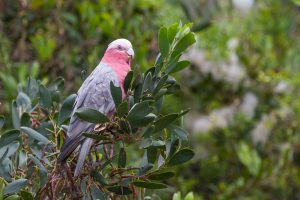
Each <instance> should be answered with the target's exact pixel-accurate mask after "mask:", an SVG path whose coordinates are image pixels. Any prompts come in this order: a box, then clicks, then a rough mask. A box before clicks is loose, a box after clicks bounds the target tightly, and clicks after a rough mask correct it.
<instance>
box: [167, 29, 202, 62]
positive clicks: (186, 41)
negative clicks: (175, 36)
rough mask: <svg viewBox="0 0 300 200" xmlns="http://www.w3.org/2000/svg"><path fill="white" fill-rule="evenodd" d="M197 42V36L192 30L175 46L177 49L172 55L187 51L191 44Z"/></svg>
mask: <svg viewBox="0 0 300 200" xmlns="http://www.w3.org/2000/svg"><path fill="white" fill-rule="evenodd" d="M195 42H196V39H195V36H194V34H193V33H192V32H189V33H188V34H187V35H185V36H184V37H183V38H182V39H181V40H180V41H179V42H178V43H177V45H176V46H175V50H174V52H173V54H172V57H176V56H178V55H179V54H181V53H182V52H183V51H185V50H186V49H187V48H188V47H189V46H191V45H192V44H194V43H195Z"/></svg>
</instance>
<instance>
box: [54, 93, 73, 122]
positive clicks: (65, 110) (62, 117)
mask: <svg viewBox="0 0 300 200" xmlns="http://www.w3.org/2000/svg"><path fill="white" fill-rule="evenodd" d="M76 97H77V95H76V94H71V95H70V96H68V97H67V98H66V99H65V100H64V102H63V103H62V106H61V108H60V111H59V115H58V125H62V124H63V123H64V122H65V121H66V120H67V119H68V118H69V117H70V115H71V113H72V111H73V106H74V103H75V100H76Z"/></svg>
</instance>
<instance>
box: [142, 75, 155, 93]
mask: <svg viewBox="0 0 300 200" xmlns="http://www.w3.org/2000/svg"><path fill="white" fill-rule="evenodd" d="M152 87H153V84H152V75H151V73H150V72H149V73H148V74H147V76H146V78H145V80H144V82H143V89H142V92H145V91H151V90H152Z"/></svg>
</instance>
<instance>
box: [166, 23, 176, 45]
mask: <svg viewBox="0 0 300 200" xmlns="http://www.w3.org/2000/svg"><path fill="white" fill-rule="evenodd" d="M177 31H178V25H177V24H173V25H171V26H170V27H168V41H169V43H170V44H172V42H173V40H174V39H175V36H176V33H177Z"/></svg>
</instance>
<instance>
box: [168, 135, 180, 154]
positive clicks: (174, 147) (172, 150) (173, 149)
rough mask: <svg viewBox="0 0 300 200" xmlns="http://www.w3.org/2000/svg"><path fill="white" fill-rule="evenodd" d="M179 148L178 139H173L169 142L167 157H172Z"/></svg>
mask: <svg viewBox="0 0 300 200" xmlns="http://www.w3.org/2000/svg"><path fill="white" fill-rule="evenodd" d="M178 148H179V139H177V138H175V139H173V140H172V141H171V146H170V152H169V154H168V156H169V157H170V156H172V155H173V154H174V153H175V152H176V151H177V149H178Z"/></svg>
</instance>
